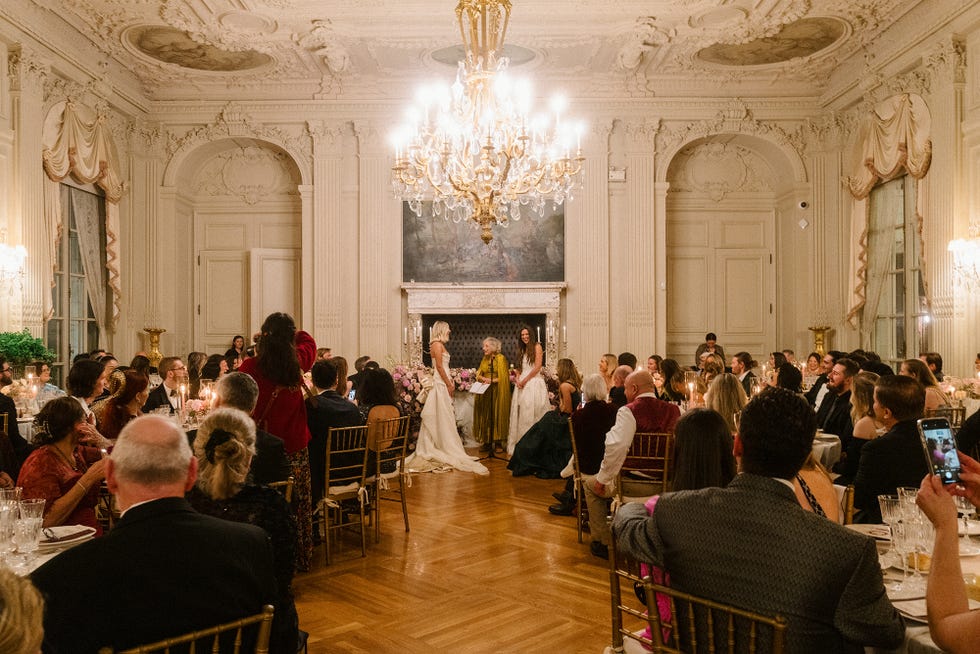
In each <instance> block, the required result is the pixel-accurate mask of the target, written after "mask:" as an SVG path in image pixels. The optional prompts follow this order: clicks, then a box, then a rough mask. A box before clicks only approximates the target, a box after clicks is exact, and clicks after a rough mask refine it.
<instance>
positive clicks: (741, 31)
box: [0, 0, 921, 100]
mask: <svg viewBox="0 0 980 654" xmlns="http://www.w3.org/2000/svg"><path fill="white" fill-rule="evenodd" d="M920 1H921V0H513V13H512V15H511V21H510V29H509V32H508V35H507V43H508V44H510V45H511V46H513V47H514V48H515V50H514V51H515V53H517V55H515V60H520V61H521V62H522V63H521V66H523V67H525V68H527V69H529V70H533V71H534V76H535V77H536V78H544V79H546V80H547V81H548V83H549V85H557V84H561V85H565V86H571V87H573V88H574V89H577V90H578V92H580V93H582V94H585V93H588V92H589V91H588V90H589V89H593V90H594V89H612V90H615V89H619V90H620V91H623V92H630V93H632V94H634V95H651V96H652V95H657V94H660V93H662V92H663V91H662V89H669V92H670V93H671V94H673V95H696V94H703V89H704V85H705V84H706V83H715V82H717V83H724V84H725V85H727V87H728V89H729V90H730V91H731V92H733V93H737V94H741V95H751V94H752V89H753V88H755V89H759V90H760V93H763V92H764V93H766V94H769V95H772V94H773V93H776V94H785V95H814V94H817V93H819V92H820V88H821V87H822V86H823V85H825V84H826V83H827V80H828V79H829V78H830V77H831V75H832V73H833V71H834V70H836V69H837V67H838V66H840V65H841V64H842V63H843V62H845V61H847V59H849V58H850V57H853V56H859V53H860V52H861V51H862V48H863V47H864V46H866V45H867V44H868V43H870V42H871V41H873V40H874V39H875V38H876V37H877V36H879V35H880V34H881V32H882V31H883V30H885V29H887V28H888V27H889V26H890V25H891V24H892V23H894V22H895V21H896V20H897V19H899V18H900V17H901V16H902V15H904V14H905V13H906V12H908V11H909V10H910V9H912V8H913V7H915V6H916V5H917V4H919V2H920ZM6 2H7V0H5V3H6ZM11 2H12V3H13V5H11V6H9V8H8V10H7V11H6V12H5V11H4V10H2V9H0V15H3V16H4V17H6V18H7V19H8V20H10V21H11V22H15V23H18V22H19V23H21V26H22V27H23V28H24V29H25V31H30V32H33V33H36V34H46V33H50V31H51V28H52V25H53V23H55V22H58V21H61V25H60V30H56V33H57V31H60V32H62V33H65V34H67V35H70V36H71V37H73V39H74V40H75V41H78V42H80V43H81V44H83V45H84V46H85V47H87V48H89V49H94V50H95V51H97V52H98V53H100V56H101V57H103V58H104V60H105V61H106V62H107V63H106V65H107V66H109V65H111V66H112V67H114V68H115V69H119V70H126V71H129V73H128V74H131V75H132V79H133V80H134V82H133V83H134V84H135V85H137V86H138V87H139V92H140V93H141V94H143V95H144V96H145V97H146V98H147V99H150V100H171V99H215V100H222V99H230V98H242V97H249V98H262V99H270V100H272V99H309V98H350V99H361V98H371V97H375V98H385V97H402V96H404V95H405V94H406V93H408V92H410V89H411V88H413V87H414V86H415V85H416V84H417V82H418V81H419V79H420V78H423V77H432V76H433V75H445V76H446V77H447V78H448V77H450V76H451V75H452V69H451V68H449V66H448V65H447V64H449V65H451V64H452V59H453V56H452V52H453V50H452V49H453V48H455V47H458V45H459V30H458V26H457V25H456V23H455V13H454V11H453V10H454V8H455V0H11ZM17 4H21V5H23V6H25V7H27V8H28V9H32V10H33V12H32V11H17V8H16V5H17ZM35 22H41V23H44V24H41V25H39V24H28V23H35ZM67 40H68V41H71V40H72V39H67ZM518 55H519V56H518ZM80 58H81V57H80ZM775 82H778V83H779V84H778V85H776V84H775Z"/></svg>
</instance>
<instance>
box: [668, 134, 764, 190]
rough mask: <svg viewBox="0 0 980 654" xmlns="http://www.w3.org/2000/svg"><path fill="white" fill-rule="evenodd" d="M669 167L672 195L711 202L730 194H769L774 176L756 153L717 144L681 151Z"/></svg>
mask: <svg viewBox="0 0 980 654" xmlns="http://www.w3.org/2000/svg"><path fill="white" fill-rule="evenodd" d="M671 165H672V170H671V171H670V191H671V193H674V192H679V193H697V194H703V195H707V196H708V198H710V199H711V200H712V201H714V202H721V201H722V200H724V199H725V197H726V196H728V195H729V194H730V193H736V192H745V193H768V192H772V190H773V188H772V184H771V183H770V181H769V180H770V179H772V178H774V177H776V176H777V175H776V174H775V172H774V171H773V170H772V166H771V165H770V164H769V162H768V161H766V159H765V157H763V156H762V155H761V154H759V153H758V152H756V151H754V150H751V149H749V148H746V147H743V146H741V145H737V144H732V143H721V142H717V141H715V142H710V141H709V142H707V143H698V144H696V145H693V146H689V147H686V148H684V149H683V150H681V151H680V152H679V153H678V154H677V156H676V157H674V159H673V161H672V162H671Z"/></svg>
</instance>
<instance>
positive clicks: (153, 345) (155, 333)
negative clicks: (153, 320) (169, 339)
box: [143, 327, 167, 368]
mask: <svg viewBox="0 0 980 654" xmlns="http://www.w3.org/2000/svg"><path fill="white" fill-rule="evenodd" d="M143 331H144V332H146V333H147V334H149V335H150V351H149V353H148V354H147V357H148V358H149V359H150V365H152V366H153V367H154V368H156V367H157V366H159V365H160V359H162V358H163V353H162V352H161V351H160V334H162V333H163V332H165V331H167V330H166V329H164V328H163V327H144V328H143Z"/></svg>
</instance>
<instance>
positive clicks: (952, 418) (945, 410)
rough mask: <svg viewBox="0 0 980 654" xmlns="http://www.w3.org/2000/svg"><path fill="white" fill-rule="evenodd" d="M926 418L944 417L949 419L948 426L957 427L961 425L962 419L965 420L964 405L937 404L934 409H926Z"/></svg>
mask: <svg viewBox="0 0 980 654" xmlns="http://www.w3.org/2000/svg"><path fill="white" fill-rule="evenodd" d="M926 417H927V418H946V420H949V426H950V427H952V428H953V429H954V430H955V429H959V428H960V427H962V426H963V421H964V420H966V407H962V406H939V407H936V408H935V409H929V410H927V411H926Z"/></svg>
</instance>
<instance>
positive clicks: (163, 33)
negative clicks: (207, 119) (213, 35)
mask: <svg viewBox="0 0 980 654" xmlns="http://www.w3.org/2000/svg"><path fill="white" fill-rule="evenodd" d="M126 39H127V40H128V42H129V44H130V45H131V46H132V47H134V48H135V49H136V50H137V51H138V52H140V53H141V54H143V55H145V56H147V57H150V58H151V59H155V60H157V61H162V62H163V63H166V64H172V65H174V66H179V67H181V68H190V69H192V70H199V71H207V72H212V73H233V72H239V71H245V70H255V69H257V68H262V67H265V66H268V65H270V64H272V63H273V59H272V57H270V56H269V55H266V54H262V53H261V52H256V51H254V50H244V51H242V52H230V51H228V50H222V49H220V48H216V47H214V46H212V45H206V44H203V43H198V42H196V41H194V40H193V39H192V38H191V37H190V35H189V34H187V33H186V32H182V31H180V30H178V29H174V28H172V27H166V26H159V25H144V26H141V27H136V28H133V29H130V30H127V32H126Z"/></svg>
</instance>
